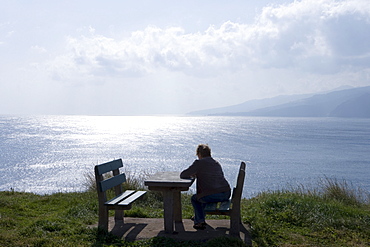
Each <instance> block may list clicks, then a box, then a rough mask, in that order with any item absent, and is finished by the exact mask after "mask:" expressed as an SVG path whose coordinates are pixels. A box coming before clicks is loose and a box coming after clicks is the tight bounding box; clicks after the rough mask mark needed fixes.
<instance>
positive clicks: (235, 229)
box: [205, 162, 245, 236]
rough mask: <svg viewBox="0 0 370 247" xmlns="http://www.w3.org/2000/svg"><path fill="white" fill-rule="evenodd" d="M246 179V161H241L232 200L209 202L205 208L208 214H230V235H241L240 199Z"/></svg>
mask: <svg viewBox="0 0 370 247" xmlns="http://www.w3.org/2000/svg"><path fill="white" fill-rule="evenodd" d="M244 179H245V163H244V162H241V164H240V168H239V173H238V177H237V182H236V187H235V188H234V189H233V193H232V196H231V200H228V201H225V202H221V203H208V204H207V205H206V208H205V212H206V214H210V215H228V216H230V236H240V235H239V233H240V229H241V225H242V221H241V214H240V201H241V197H242V192H243V184H244Z"/></svg>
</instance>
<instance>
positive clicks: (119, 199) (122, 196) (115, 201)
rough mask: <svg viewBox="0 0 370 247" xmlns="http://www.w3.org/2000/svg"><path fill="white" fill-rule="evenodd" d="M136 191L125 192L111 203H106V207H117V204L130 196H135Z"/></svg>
mask: <svg viewBox="0 0 370 247" xmlns="http://www.w3.org/2000/svg"><path fill="white" fill-rule="evenodd" d="M134 193H135V191H134V190H126V191H125V192H123V193H122V194H121V195H119V196H116V197H115V198H113V199H111V200H109V201H106V202H105V203H104V204H105V205H115V204H117V203H118V202H120V201H122V200H124V199H125V198H126V197H129V196H130V195H132V194H134Z"/></svg>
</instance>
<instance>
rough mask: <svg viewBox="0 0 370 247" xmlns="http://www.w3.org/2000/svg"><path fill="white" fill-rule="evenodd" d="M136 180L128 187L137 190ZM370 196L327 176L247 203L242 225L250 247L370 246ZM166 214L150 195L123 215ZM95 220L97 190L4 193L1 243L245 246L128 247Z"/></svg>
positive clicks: (223, 241)
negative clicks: (247, 226) (312, 185)
mask: <svg viewBox="0 0 370 247" xmlns="http://www.w3.org/2000/svg"><path fill="white" fill-rule="evenodd" d="M140 179H141V178H140ZM131 181H132V183H131V185H129V187H130V186H132V187H137V186H139V187H140V182H139V181H135V179H133V178H132V179H131ZM126 189H127V188H126ZM182 196H183V198H182V202H183V217H184V218H188V217H190V216H191V215H192V214H193V213H192V207H191V205H190V203H189V201H190V195H188V194H183V195H182ZM368 199H369V197H368V194H367V193H364V192H362V191H360V190H357V189H353V188H352V186H351V185H348V184H347V183H346V182H345V181H338V180H335V179H324V180H323V181H322V182H320V183H319V187H318V188H315V189H307V188H303V186H302V187H299V188H290V189H289V190H281V191H267V192H263V193H261V194H259V195H258V196H256V197H254V198H251V199H243V200H242V220H243V222H244V223H245V224H250V226H251V235H252V238H253V246H370V227H369V226H370V204H369V200H368ZM162 211H163V210H162V198H161V195H160V194H158V193H152V192H148V193H147V196H146V197H145V199H144V200H142V201H139V202H138V203H135V206H134V207H133V209H132V210H129V211H127V212H126V215H127V216H131V217H163V212H162ZM97 218H98V216H97V196H96V192H95V191H94V190H93V188H90V189H88V190H87V191H86V192H79V193H56V194H52V195H36V194H32V193H22V192H14V191H3V192H0V246H243V244H242V243H241V242H240V241H237V240H236V239H230V238H218V239H213V240H210V241H208V242H205V243H204V242H194V241H175V240H172V239H168V238H160V237H155V238H153V239H149V240H145V241H136V242H133V243H130V242H125V241H123V240H120V239H118V238H116V237H115V236H113V235H111V234H107V233H106V232H102V231H100V230H99V229H97V228H93V229H91V228H89V227H87V226H88V225H92V224H94V223H96V222H97Z"/></svg>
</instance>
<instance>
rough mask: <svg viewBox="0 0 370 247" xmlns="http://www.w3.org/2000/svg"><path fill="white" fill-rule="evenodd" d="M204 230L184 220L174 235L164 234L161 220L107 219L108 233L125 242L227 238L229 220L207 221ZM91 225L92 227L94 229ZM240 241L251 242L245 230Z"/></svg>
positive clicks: (176, 228) (178, 224)
mask: <svg viewBox="0 0 370 247" xmlns="http://www.w3.org/2000/svg"><path fill="white" fill-rule="evenodd" d="M207 224H208V226H207V228H206V229H205V230H198V231H197V230H195V229H194V228H193V221H191V220H190V219H184V220H183V222H182V223H176V225H175V231H176V232H175V233H173V234H168V233H165V232H164V227H163V225H164V222H163V218H125V223H124V224H122V223H121V222H117V223H116V224H115V223H114V218H113V217H110V218H109V231H111V232H112V233H113V234H115V235H117V236H119V237H121V238H122V239H125V240H127V241H135V240H141V239H149V238H153V237H156V236H162V237H169V238H173V239H178V240H208V239H212V238H216V237H220V236H229V227H230V220H207ZM96 226H97V224H96V225H93V226H92V227H96ZM240 237H241V239H243V240H244V242H245V243H246V244H248V245H250V243H251V240H250V236H249V233H248V231H247V229H243V230H242V231H241V233H240Z"/></svg>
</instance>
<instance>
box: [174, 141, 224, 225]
mask: <svg viewBox="0 0 370 247" xmlns="http://www.w3.org/2000/svg"><path fill="white" fill-rule="evenodd" d="M196 155H197V156H198V160H195V161H194V162H193V164H192V165H191V166H189V168H187V169H185V170H184V171H182V172H181V174H180V177H181V178H196V179H197V181H196V188H197V192H196V194H195V195H193V196H192V197H191V204H192V205H193V208H194V214H195V216H194V226H193V227H194V228H195V229H201V230H204V229H205V228H206V225H207V224H206V222H205V217H206V214H205V212H204V208H205V206H206V204H207V203H211V202H223V201H227V200H228V199H229V198H230V195H231V188H230V185H229V183H228V182H227V180H226V179H225V177H224V173H223V171H222V167H221V165H220V163H218V161H216V160H214V159H213V158H212V157H211V149H210V148H209V146H208V145H205V144H200V145H198V147H197V151H196Z"/></svg>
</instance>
